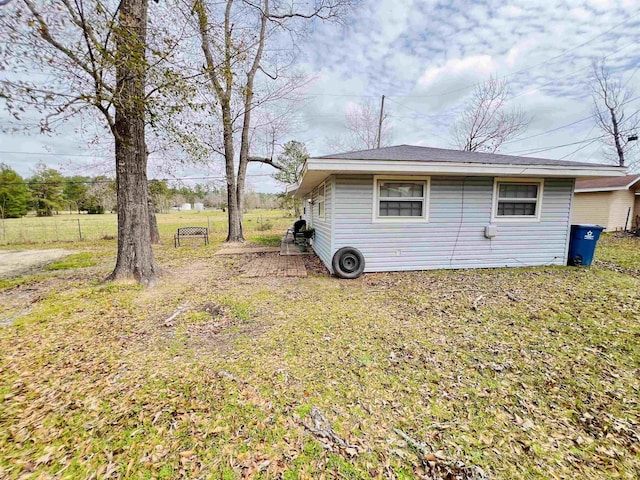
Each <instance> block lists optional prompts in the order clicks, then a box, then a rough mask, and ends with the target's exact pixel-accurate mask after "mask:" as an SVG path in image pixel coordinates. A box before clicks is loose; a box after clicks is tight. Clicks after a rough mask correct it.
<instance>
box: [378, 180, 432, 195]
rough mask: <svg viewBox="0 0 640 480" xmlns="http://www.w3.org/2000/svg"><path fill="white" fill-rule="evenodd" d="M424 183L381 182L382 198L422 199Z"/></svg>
mask: <svg viewBox="0 0 640 480" xmlns="http://www.w3.org/2000/svg"><path fill="white" fill-rule="evenodd" d="M423 191H424V184H423V183H411V182H380V197H383V198H384V197H386V198H388V197H392V198H411V197H422V196H423Z"/></svg>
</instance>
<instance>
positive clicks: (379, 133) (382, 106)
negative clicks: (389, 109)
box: [378, 95, 384, 148]
mask: <svg viewBox="0 0 640 480" xmlns="http://www.w3.org/2000/svg"><path fill="white" fill-rule="evenodd" d="M383 116H384V95H382V103H381V104H380V119H379V120H378V148H380V137H382V117H383Z"/></svg>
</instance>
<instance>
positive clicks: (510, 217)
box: [288, 145, 625, 278]
mask: <svg viewBox="0 0 640 480" xmlns="http://www.w3.org/2000/svg"><path fill="white" fill-rule="evenodd" d="M624 174H625V169H624V168H620V167H613V166H611V165H599V164H593V163H577V162H569V161H560V160H549V159H543V158H528V157H515V156H508V155H498V154H489V153H478V152H464V151H457V150H446V149H439V148H428V147H419V146H411V145H399V146H394V147H386V148H380V149H374V150H363V151H356V152H347V153H339V154H334V155H327V156H323V157H315V158H309V159H308V160H307V162H306V163H305V165H304V167H303V170H302V176H301V178H300V180H299V182H298V183H297V184H296V185H292V186H290V187H289V189H288V192H289V193H290V194H293V195H296V196H297V197H299V198H301V199H303V202H304V218H305V220H306V221H307V224H308V225H309V226H311V227H313V229H314V230H315V234H314V238H313V249H314V251H315V252H316V254H317V255H318V256H319V257H320V259H321V260H322V261H323V262H324V264H325V265H326V266H327V268H328V269H329V270H330V271H331V272H332V273H335V274H337V275H339V276H342V277H345V278H352V277H356V276H358V275H359V274H360V273H362V272H363V271H364V272H381V271H398V270H425V269H437V268H475V267H521V266H535V265H566V263H567V250H568V244H569V233H570V226H571V208H572V200H573V190H574V185H575V181H576V179H579V178H588V177H621V176H623V175H624Z"/></svg>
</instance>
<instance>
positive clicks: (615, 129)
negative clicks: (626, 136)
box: [609, 107, 624, 167]
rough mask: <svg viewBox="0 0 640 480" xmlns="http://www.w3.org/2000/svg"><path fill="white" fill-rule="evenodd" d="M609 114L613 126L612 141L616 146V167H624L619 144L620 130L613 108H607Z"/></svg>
mask: <svg viewBox="0 0 640 480" xmlns="http://www.w3.org/2000/svg"><path fill="white" fill-rule="evenodd" d="M609 112H610V113H611V124H612V125H613V140H614V142H615V144H616V153H617V154H618V165H619V166H621V167H624V149H623V148H622V144H621V143H620V130H619V129H618V118H617V117H616V111H615V109H614V108H612V107H609Z"/></svg>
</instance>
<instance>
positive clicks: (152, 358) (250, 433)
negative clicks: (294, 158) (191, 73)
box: [0, 212, 640, 479]
mask: <svg viewBox="0 0 640 480" xmlns="http://www.w3.org/2000/svg"><path fill="white" fill-rule="evenodd" d="M177 215H178V214H171V215H167V217H166V218H165V219H162V217H161V218H160V223H161V232H162V235H163V242H164V245H163V246H160V247H158V248H157V249H156V256H157V258H158V260H159V263H160V264H161V265H162V266H163V267H164V270H165V275H164V277H163V280H162V283H161V284H160V285H159V286H158V287H156V288H154V289H150V290H143V289H140V288H139V287H137V286H136V285H114V284H106V285H103V284H100V283H99V280H100V279H102V278H104V277H105V276H106V275H107V274H108V273H109V271H110V269H111V268H113V263H114V252H115V242H114V241H113V240H96V241H85V242H75V243H63V244H60V243H56V244H55V246H56V247H60V246H62V247H64V248H69V249H71V250H75V251H77V252H78V253H77V254H75V256H73V257H70V258H68V259H67V260H63V261H61V262H57V263H56V264H53V266H52V267H51V268H50V269H48V270H41V271H39V272H37V273H34V274H32V275H30V276H25V277H20V278H18V279H10V280H0V325H2V324H3V321H4V324H5V325H6V326H3V327H0V478H10V479H17V478H51V477H52V476H56V477H57V478H73V479H75V478H88V477H92V478H97V479H102V478H136V479H137V478H158V479H159V478H167V479H170V478H216V479H217V478H222V479H235V478H243V477H246V478H264V479H267V478H271V479H275V478H284V479H297V478H300V479H304V478H309V479H311V478H327V479H328V478H352V479H359V478H398V479H409V478H431V477H430V476H429V474H430V472H433V471H444V469H445V466H446V465H449V466H451V467H456V468H457V469H458V471H459V472H462V471H463V470H464V471H465V472H466V476H463V477H460V478H473V477H472V475H473V474H475V475H476V477H475V478H483V477H486V478H489V477H490V478H500V479H532V478H541V479H542V478H544V479H547V478H581V479H603V478H625V479H636V478H638V477H639V475H640V436H639V434H638V432H639V431H640V324H639V316H640V313H639V312H640V275H638V273H637V272H638V261H639V260H640V259H639V257H638V252H639V251H640V239H617V238H614V237H611V236H605V237H604V238H603V239H602V244H601V246H600V247H601V248H599V250H598V251H597V252H596V258H597V259H598V261H597V263H596V265H594V267H592V268H589V269H586V268H585V269H576V268H557V267H556V268H550V267H549V268H523V269H497V270H465V271H429V272H411V273H384V274H368V275H364V276H363V277H361V278H359V279H357V280H353V281H345V280H338V279H335V278H331V277H329V276H328V275H327V274H326V273H320V270H319V269H315V270H311V271H310V275H309V277H308V278H304V279H292V278H268V279H265V278H260V279H248V278H241V277H240V276H239V275H238V270H239V269H240V268H241V267H242V265H243V264H245V263H246V262H248V261H250V260H251V258H254V257H253V256H251V255H247V256H242V257H214V256H213V253H214V252H215V251H216V250H217V248H219V245H220V243H221V242H222V240H223V239H224V234H223V230H222V229H218V228H215V229H214V238H213V239H212V242H211V245H209V246H207V247H205V246H203V245H200V244H199V243H198V242H196V241H194V242H193V245H192V246H186V247H182V248H180V249H174V248H173V243H172V234H173V231H174V230H175V227H176V226H177V225H187V224H189V225H190V224H192V221H193V217H191V218H188V217H185V218H178V217H177ZM192 215H195V213H194V214H192ZM253 215H254V216H252V217H251V222H247V236H248V237H249V240H250V241H253V242H255V243H263V244H273V243H275V242H276V241H277V239H278V237H279V236H280V235H281V234H282V233H283V232H284V229H285V228H286V226H287V225H288V224H289V223H291V219H283V218H280V217H279V214H275V213H273V212H271V213H268V212H262V215H263V222H262V223H264V219H265V218H266V217H269V222H271V223H272V228H268V229H265V230H259V229H257V228H256V227H257V225H258V224H259V223H260V222H259V214H257V216H255V215H256V214H253ZM205 223H206V222H205ZM263 228H264V227H263ZM35 246H36V247H38V248H42V245H35ZM12 248H13V247H12ZM177 309H180V312H181V313H180V315H178V316H177V318H174V319H172V320H170V321H167V319H169V318H170V317H171V316H172V314H173V313H174V312H176V310H177ZM7 319H10V321H8V320H7ZM7 323H9V324H8V325H7ZM318 418H320V420H321V421H320V422H319V426H321V427H322V428H323V429H324V432H325V433H327V432H329V433H333V434H334V436H331V435H329V436H330V437H331V439H327V438H322V437H320V436H318V435H317V434H314V433H313V432H312V431H311V430H315V427H314V421H313V419H316V420H317V419H318ZM324 419H326V420H327V421H328V423H329V424H330V426H327V424H324V425H320V424H321V423H322V421H323V420H324ZM308 427H311V428H308ZM316 433H317V432H316ZM456 462H461V463H456ZM462 464H464V465H465V466H466V467H467V468H466V470H465V469H463V468H462V467H461V465H462ZM476 467H479V468H480V469H482V471H483V472H484V475H482V476H480V475H481V473H480V470H478V469H477V468H476Z"/></svg>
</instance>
